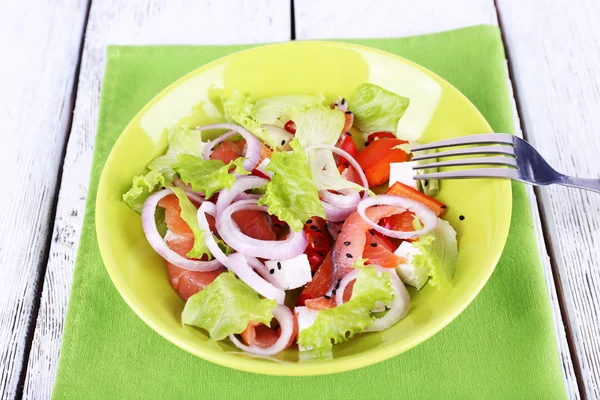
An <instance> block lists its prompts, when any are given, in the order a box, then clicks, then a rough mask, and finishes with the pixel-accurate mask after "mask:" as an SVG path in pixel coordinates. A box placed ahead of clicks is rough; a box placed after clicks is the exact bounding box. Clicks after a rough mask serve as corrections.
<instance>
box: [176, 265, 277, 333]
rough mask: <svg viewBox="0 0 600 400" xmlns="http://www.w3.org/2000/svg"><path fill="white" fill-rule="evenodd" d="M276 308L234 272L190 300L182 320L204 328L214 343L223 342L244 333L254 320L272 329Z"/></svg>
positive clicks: (218, 279) (214, 282)
mask: <svg viewBox="0 0 600 400" xmlns="http://www.w3.org/2000/svg"><path fill="white" fill-rule="evenodd" d="M276 306H277V304H276V303H275V301H274V300H269V299H261V298H260V296H259V295H258V294H257V293H256V292H255V291H254V290H253V289H252V288H250V287H249V286H248V285H246V284H245V283H244V282H242V281H241V280H239V279H237V278H236V276H235V275H234V274H233V273H232V272H226V273H223V274H221V275H219V276H218V277H217V279H215V280H214V281H213V282H212V283H211V284H210V285H208V286H207V287H206V288H204V289H203V290H201V291H200V292H198V293H196V294H195V295H193V296H192V297H190V298H189V299H188V301H187V302H186V303H185V307H184V308H183V313H182V314H181V320H182V322H183V324H185V325H194V326H197V327H199V328H203V329H205V330H206V331H208V333H209V334H210V337H211V338H212V339H214V340H223V339H225V338H226V337H228V336H229V335H231V334H237V333H241V332H242V331H243V330H244V329H246V327H247V326H248V324H249V323H250V322H251V321H254V322H261V323H263V324H265V325H269V326H270V324H271V319H273V312H272V311H271V310H272V309H273V308H275V307H276Z"/></svg>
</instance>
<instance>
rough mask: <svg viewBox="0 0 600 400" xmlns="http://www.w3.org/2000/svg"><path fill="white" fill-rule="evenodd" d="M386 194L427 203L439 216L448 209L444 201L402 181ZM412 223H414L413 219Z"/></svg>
mask: <svg viewBox="0 0 600 400" xmlns="http://www.w3.org/2000/svg"><path fill="white" fill-rule="evenodd" d="M380 142H381V141H380ZM401 151H402V150H401ZM385 194H392V195H395V196H402V197H406V198H409V199H411V200H415V201H418V202H419V203H422V204H425V205H426V206H427V207H428V208H429V209H430V210H431V211H433V212H434V213H435V215H437V216H438V217H439V216H440V215H441V214H442V213H443V212H444V211H445V210H446V206H445V205H444V204H443V203H440V202H439V201H437V200H436V199H434V198H433V197H429V196H427V195H426V194H425V193H421V192H419V191H418V190H416V189H413V188H412V187H410V186H407V185H405V184H403V183H400V182H396V183H394V184H393V185H392V187H391V188H389V189H388V191H387V192H385ZM411 224H412V221H411ZM413 230H414V229H413Z"/></svg>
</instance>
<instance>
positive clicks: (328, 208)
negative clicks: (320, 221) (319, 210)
mask: <svg viewBox="0 0 600 400" xmlns="http://www.w3.org/2000/svg"><path fill="white" fill-rule="evenodd" d="M321 205H322V206H323V210H325V217H326V219H327V221H333V222H340V221H345V220H346V218H348V216H349V215H350V214H352V213H353V212H354V211H355V210H356V207H353V208H339V207H335V206H333V205H331V204H329V203H327V202H326V201H321Z"/></svg>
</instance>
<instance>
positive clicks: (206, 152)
mask: <svg viewBox="0 0 600 400" xmlns="http://www.w3.org/2000/svg"><path fill="white" fill-rule="evenodd" d="M198 128H200V127H196V129H197V130H202V129H198ZM204 130H205V129H204ZM235 135H237V132H235V131H229V132H227V133H224V134H222V135H221V136H219V137H217V138H216V139H215V140H210V141H208V143H206V145H205V146H204V159H205V160H210V155H211V154H212V152H213V151H214V150H215V148H216V146H217V145H218V144H219V143H221V142H224V141H225V140H227V139H229V138H230V137H232V136H235Z"/></svg>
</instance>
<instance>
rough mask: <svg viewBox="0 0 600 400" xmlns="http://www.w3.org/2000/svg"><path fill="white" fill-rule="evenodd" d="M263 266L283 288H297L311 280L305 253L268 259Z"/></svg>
mask: <svg viewBox="0 0 600 400" xmlns="http://www.w3.org/2000/svg"><path fill="white" fill-rule="evenodd" d="M265 266H266V267H267V270H268V271H269V273H270V274H271V275H272V276H273V278H274V279H275V280H276V281H277V283H278V284H279V286H281V288H282V289H284V290H289V289H296V288H299V287H300V286H302V285H305V284H307V283H308V282H310V281H311V280H312V275H311V273H310V264H309V263H308V257H307V256H306V254H300V255H299V256H297V257H294V258H290V259H289V260H280V261H277V260H269V261H267V262H265Z"/></svg>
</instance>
